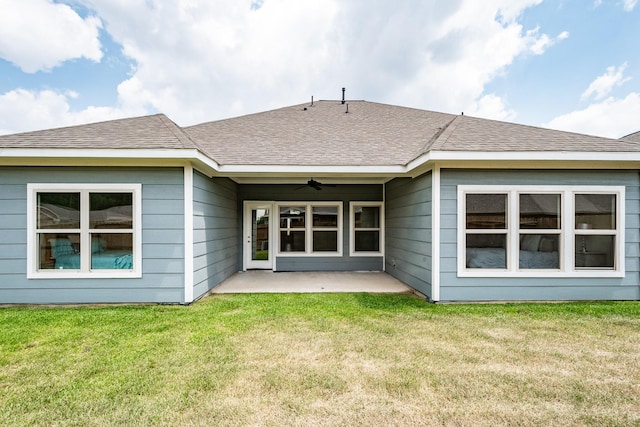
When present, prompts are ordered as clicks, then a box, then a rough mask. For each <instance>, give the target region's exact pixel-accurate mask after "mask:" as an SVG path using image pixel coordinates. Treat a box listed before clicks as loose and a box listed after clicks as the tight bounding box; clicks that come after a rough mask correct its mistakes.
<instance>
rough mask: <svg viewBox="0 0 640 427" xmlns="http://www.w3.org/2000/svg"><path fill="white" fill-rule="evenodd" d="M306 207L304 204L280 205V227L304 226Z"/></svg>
mask: <svg viewBox="0 0 640 427" xmlns="http://www.w3.org/2000/svg"><path fill="white" fill-rule="evenodd" d="M304 217H305V208H304V207H302V206H281V207H280V228H304V226H305V220H304Z"/></svg>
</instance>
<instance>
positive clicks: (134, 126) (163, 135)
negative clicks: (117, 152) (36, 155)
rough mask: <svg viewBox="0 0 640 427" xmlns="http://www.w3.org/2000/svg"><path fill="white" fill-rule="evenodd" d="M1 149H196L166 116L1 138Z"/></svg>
mask: <svg viewBox="0 0 640 427" xmlns="http://www.w3.org/2000/svg"><path fill="white" fill-rule="evenodd" d="M0 147H2V148H105V149H122V148H147V149H151V148H164V149H168V148H197V147H196V146H195V144H194V143H193V141H191V139H190V138H189V136H188V135H186V134H185V133H184V132H183V131H182V129H181V128H180V127H179V126H178V125H176V124H175V123H174V122H172V121H171V120H169V118H167V117H166V116H165V115H164V114H156V115H153V116H145V117H135V118H128V119H119V120H111V121H106V122H100V123H90V124H86V125H79V126H69V127H64V128H57V129H47V130H40V131H34V132H25V133H17V134H13V135H1V136H0Z"/></svg>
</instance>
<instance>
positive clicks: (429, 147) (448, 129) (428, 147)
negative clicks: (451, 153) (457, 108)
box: [407, 116, 460, 163]
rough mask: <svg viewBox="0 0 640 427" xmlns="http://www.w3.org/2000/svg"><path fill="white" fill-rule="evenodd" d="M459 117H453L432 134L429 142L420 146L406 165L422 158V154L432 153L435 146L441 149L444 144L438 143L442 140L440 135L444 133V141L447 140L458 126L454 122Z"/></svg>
mask: <svg viewBox="0 0 640 427" xmlns="http://www.w3.org/2000/svg"><path fill="white" fill-rule="evenodd" d="M459 117H460V116H455V117H454V118H453V119H451V120H450V121H449V123H447V124H446V125H445V126H444V127H442V128H440V130H439V131H438V132H436V133H435V134H433V136H432V137H431V138H429V140H428V141H427V142H426V143H425V144H424V145H423V146H422V148H420V149H419V150H418V152H417V153H416V155H415V156H414V157H413V158H412V159H410V160H409V161H408V162H407V163H411V162H412V161H414V160H415V159H417V158H418V157H420V156H422V155H423V154H425V153H428V152H430V151H433V148H434V147H435V146H437V147H438V148H439V147H441V146H442V144H444V141H443V142H439V141H440V140H441V139H442V135H443V134H445V133H446V137H445V138H444V139H445V141H446V139H447V138H449V135H451V133H452V132H453V130H454V129H455V128H456V127H457V126H458V125H457V123H455V124H454V122H456V120H457V119H458V118H459Z"/></svg>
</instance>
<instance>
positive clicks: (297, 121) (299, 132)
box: [0, 101, 640, 166]
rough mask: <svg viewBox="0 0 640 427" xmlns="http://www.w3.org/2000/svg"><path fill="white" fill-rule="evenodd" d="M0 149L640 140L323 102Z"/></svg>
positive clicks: (381, 156) (489, 145) (348, 156)
mask: <svg viewBox="0 0 640 427" xmlns="http://www.w3.org/2000/svg"><path fill="white" fill-rule="evenodd" d="M347 108H348V112H347ZM0 148H78V149H95V148H105V149H134V148H137V149H187V148H189V149H194V148H197V149H199V150H200V151H201V152H202V153H203V154H205V155H206V156H209V157H210V158H212V159H213V160H215V161H216V162H218V163H219V164H222V165H249V166H250V165H256V166H259V165H283V166H284V165H286V166H293V165H300V166H352V165H358V166H397V165H406V164H407V163H408V162H410V161H412V160H414V159H415V158H417V157H419V156H420V155H422V154H425V153H428V152H437V151H453V152H528V151H542V152H566V151H569V152H574V151H577V152H640V132H638V133H635V134H631V135H628V136H627V137H624V138H621V139H619V140H616V139H608V138H601V137H596V136H589V135H581V134H576V133H570V132H562V131H556V130H550V129H544V128H539V127H533V126H525V125H519V124H513V123H506V122H500V121H495V120H487V119H480V118H475V117H469V116H464V115H460V116H458V115H453V114H445V113H438V112H433V111H425V110H418V109H414V108H407V107H399V106H393V105H386V104H379V103H375V102H367V101H348V102H347V103H346V104H342V103H341V102H340V101H316V102H315V103H314V104H313V106H311V105H310V103H307V104H300V105H294V106H290V107H285V108H279V109H276V110H272V111H266V112H261V113H256V114H250V115H246V116H241V117H236V118H231V119H226V120H218V121H213V122H208V123H202V124H199V125H195V126H189V127H185V128H180V127H179V126H177V125H176V124H175V123H174V122H172V121H171V120H169V119H168V118H167V117H166V116H164V115H163V114H156V115H153V116H146V117H136V118H129V119H120V120H112V121H108V122H101V123H92V124H86V125H80V126H71V127H66V128H59V129H48V130H42V131H36V132H27V133H21V134H14V135H4V136H0Z"/></svg>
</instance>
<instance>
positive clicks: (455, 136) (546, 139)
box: [429, 116, 640, 152]
mask: <svg viewBox="0 0 640 427" xmlns="http://www.w3.org/2000/svg"><path fill="white" fill-rule="evenodd" d="M429 149H430V150H431V151H496V152H501V151H584V152H608V151H613V152H627V151H631V152H638V151H640V144H637V143H635V142H633V141H621V140H617V139H609V138H602V137H598V136H591V135H583V134H578V133H572V132H563V131H557V130H551V129H545V128H539V127H534V126H526V125H519V124H514V123H507V122H499V121H495V120H487V119H479V118H476V117H469V116H459V117H457V118H456V120H455V121H454V122H453V123H451V125H450V126H449V128H448V129H447V130H445V131H444V132H443V134H442V135H441V137H440V138H438V139H437V140H436V141H435V143H434V144H433V145H432V146H431V147H429Z"/></svg>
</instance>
